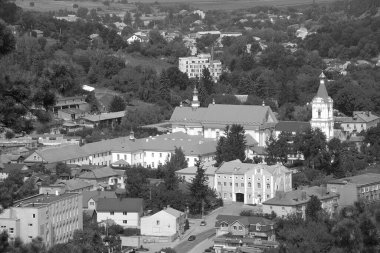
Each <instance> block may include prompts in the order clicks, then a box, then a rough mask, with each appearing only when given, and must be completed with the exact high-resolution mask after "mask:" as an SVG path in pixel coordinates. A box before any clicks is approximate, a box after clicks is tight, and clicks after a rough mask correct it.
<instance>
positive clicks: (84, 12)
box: [77, 7, 88, 18]
mask: <svg viewBox="0 0 380 253" xmlns="http://www.w3.org/2000/svg"><path fill="white" fill-rule="evenodd" d="M87 14H88V9H87V8H86V7H79V8H78V10H77V16H78V17H80V18H86V17H87Z"/></svg>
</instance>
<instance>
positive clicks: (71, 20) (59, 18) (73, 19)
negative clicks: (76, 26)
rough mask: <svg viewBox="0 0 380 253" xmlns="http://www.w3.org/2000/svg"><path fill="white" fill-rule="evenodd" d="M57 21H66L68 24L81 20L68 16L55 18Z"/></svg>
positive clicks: (74, 16)
mask: <svg viewBox="0 0 380 253" xmlns="http://www.w3.org/2000/svg"><path fill="white" fill-rule="evenodd" d="M54 18H55V19H57V20H65V21H67V22H76V21H77V20H78V19H79V17H77V16H76V15H72V14H71V15H70V14H69V15H67V16H65V17H54Z"/></svg>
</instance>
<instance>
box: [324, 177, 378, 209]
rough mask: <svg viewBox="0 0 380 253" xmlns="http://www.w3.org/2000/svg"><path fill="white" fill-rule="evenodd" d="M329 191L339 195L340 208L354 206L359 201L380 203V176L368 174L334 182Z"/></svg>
mask: <svg viewBox="0 0 380 253" xmlns="http://www.w3.org/2000/svg"><path fill="white" fill-rule="evenodd" d="M327 191H329V192H333V193H337V194H339V196H340V197H339V200H338V204H339V207H340V208H341V207H345V206H349V205H353V204H354V203H355V202H356V201H358V200H359V199H364V200H367V201H378V200H379V199H380V174H375V173H366V174H362V175H356V176H353V177H345V178H340V179H336V180H332V181H330V182H328V183H327Z"/></svg>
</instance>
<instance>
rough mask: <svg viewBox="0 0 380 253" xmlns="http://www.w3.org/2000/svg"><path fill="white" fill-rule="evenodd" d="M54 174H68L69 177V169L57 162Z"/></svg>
mask: <svg viewBox="0 0 380 253" xmlns="http://www.w3.org/2000/svg"><path fill="white" fill-rule="evenodd" d="M55 173H56V174H57V175H58V176H59V175H62V174H68V175H69V177H70V176H71V169H70V168H69V167H68V166H67V165H66V164H65V163H63V162H58V163H57V165H56V166H55Z"/></svg>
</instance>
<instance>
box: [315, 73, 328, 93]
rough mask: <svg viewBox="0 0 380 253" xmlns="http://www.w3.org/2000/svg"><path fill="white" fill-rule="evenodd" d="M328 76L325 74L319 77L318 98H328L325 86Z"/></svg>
mask: <svg viewBox="0 0 380 253" xmlns="http://www.w3.org/2000/svg"><path fill="white" fill-rule="evenodd" d="M325 80H326V76H325V74H323V72H322V73H321V74H320V75H319V88H318V92H317V95H316V97H319V98H328V97H329V94H328V93H327V89H326V85H325Z"/></svg>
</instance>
